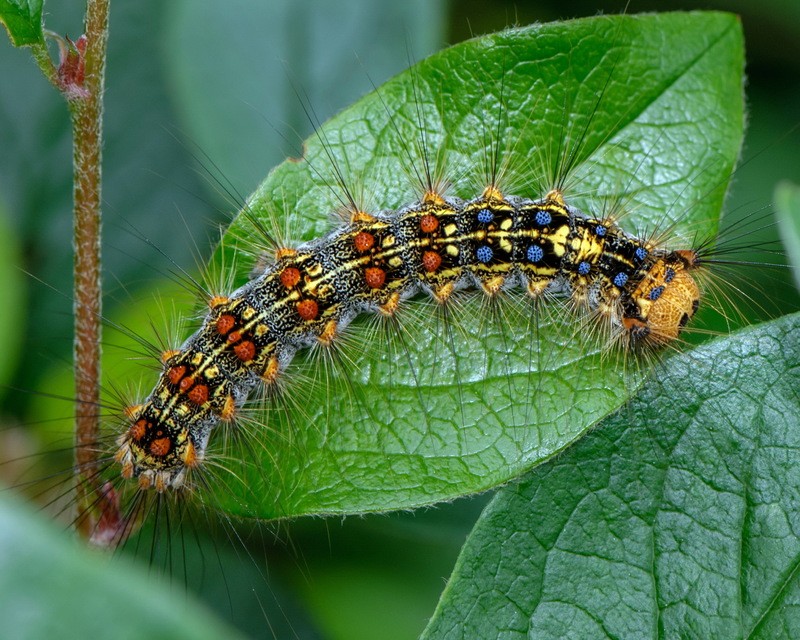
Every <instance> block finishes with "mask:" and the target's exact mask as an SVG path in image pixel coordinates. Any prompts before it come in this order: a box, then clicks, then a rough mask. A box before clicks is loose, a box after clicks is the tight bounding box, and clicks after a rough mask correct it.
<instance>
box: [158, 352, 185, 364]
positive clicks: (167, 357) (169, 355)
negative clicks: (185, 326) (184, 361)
mask: <svg viewBox="0 0 800 640" xmlns="http://www.w3.org/2000/svg"><path fill="white" fill-rule="evenodd" d="M180 354H181V352H180V351H178V350H177V349H171V350H170V351H164V352H163V353H162V354H161V362H163V363H164V364H167V362H169V361H170V360H172V358H174V357H175V356H179V355H180Z"/></svg>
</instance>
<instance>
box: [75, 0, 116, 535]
mask: <svg viewBox="0 0 800 640" xmlns="http://www.w3.org/2000/svg"><path fill="white" fill-rule="evenodd" d="M108 10H109V0H88V2H87V6H86V25H85V36H86V51H85V60H84V65H85V66H84V76H83V78H82V85H83V87H82V88H83V89H85V91H83V92H72V93H70V92H69V91H66V90H65V95H66V96H67V99H68V101H69V105H70V113H71V115H72V129H73V171H74V190H73V197H74V206H75V212H74V243H75V268H74V279H75V297H74V313H75V344H74V361H75V397H76V407H75V444H76V463H77V465H78V469H80V472H81V476H82V478H80V479H79V480H82V481H79V483H78V487H79V488H78V496H77V498H78V507H79V509H80V510H81V512H84V510H86V509H90V505H91V503H92V502H93V497H92V495H91V494H92V491H91V488H92V487H93V486H94V484H95V483H93V482H87V481H86V479H88V478H93V477H95V475H96V471H97V466H98V462H97V457H98V446H97V442H98V436H99V432H100V428H99V411H98V407H99V403H100V340H101V323H100V316H101V288H100V198H101V195H100V178H101V157H102V144H103V137H102V119H103V81H104V75H105V61H106V43H107V40H108ZM93 520H94V518H91V517H87V518H79V519H78V522H79V523H80V524H79V532H80V534H81V535H82V536H83V537H85V538H89V537H90V535H91V533H92V529H93V527H94V522H93Z"/></svg>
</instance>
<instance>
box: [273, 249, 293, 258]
mask: <svg viewBox="0 0 800 640" xmlns="http://www.w3.org/2000/svg"><path fill="white" fill-rule="evenodd" d="M296 256H297V250H296V249H289V248H288V247H283V248H281V249H277V250H276V251H275V259H276V260H283V259H284V258H294V257H296Z"/></svg>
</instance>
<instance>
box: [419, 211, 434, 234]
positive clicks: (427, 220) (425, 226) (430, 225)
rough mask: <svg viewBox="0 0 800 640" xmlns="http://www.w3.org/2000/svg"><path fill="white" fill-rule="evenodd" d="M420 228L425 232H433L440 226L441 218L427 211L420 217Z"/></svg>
mask: <svg viewBox="0 0 800 640" xmlns="http://www.w3.org/2000/svg"><path fill="white" fill-rule="evenodd" d="M419 228H420V229H421V230H422V232H423V233H433V232H434V231H436V230H437V229H438V228H439V218H437V217H436V216H432V215H431V214H430V213H426V214H425V215H424V216H422V217H421V218H420V219H419Z"/></svg>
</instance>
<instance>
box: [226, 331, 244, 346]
mask: <svg viewBox="0 0 800 640" xmlns="http://www.w3.org/2000/svg"><path fill="white" fill-rule="evenodd" d="M241 339H242V332H241V331H234V332H233V333H232V334H231V335H229V336H228V342H230V343H231V344H233V343H234V342H239V340H241Z"/></svg>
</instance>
